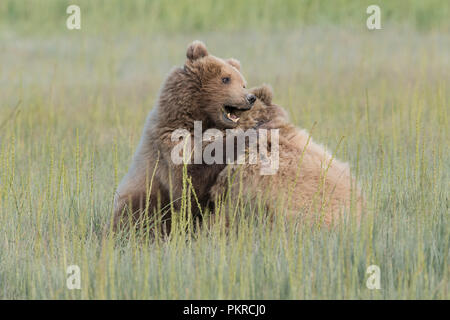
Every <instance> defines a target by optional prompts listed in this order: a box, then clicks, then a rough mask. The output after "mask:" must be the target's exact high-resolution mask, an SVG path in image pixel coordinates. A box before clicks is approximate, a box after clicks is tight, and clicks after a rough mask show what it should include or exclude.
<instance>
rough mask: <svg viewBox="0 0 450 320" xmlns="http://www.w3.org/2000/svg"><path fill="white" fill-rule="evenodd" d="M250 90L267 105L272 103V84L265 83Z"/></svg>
mask: <svg viewBox="0 0 450 320" xmlns="http://www.w3.org/2000/svg"><path fill="white" fill-rule="evenodd" d="M250 92H251V93H253V94H254V95H255V96H256V97H257V98H258V99H259V100H261V101H262V102H263V103H264V104H265V105H271V104H272V97H273V91H272V87H271V86H269V85H267V84H263V85H262V86H260V87H256V88H252V89H250Z"/></svg>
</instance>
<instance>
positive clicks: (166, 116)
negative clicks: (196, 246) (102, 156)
mask: <svg viewBox="0 0 450 320" xmlns="http://www.w3.org/2000/svg"><path fill="white" fill-rule="evenodd" d="M186 57H187V60H186V62H185V64H184V66H183V67H177V68H174V69H173V70H172V71H171V72H170V74H169V75H168V77H167V78H166V80H165V83H164V84H163V86H162V89H161V91H160V95H159V98H158V101H157V103H156V106H155V107H154V108H153V110H152V111H151V112H150V113H149V115H148V117H147V120H146V124H145V127H144V130H143V133H142V137H141V140H140V143H139V146H138V148H137V150H136V152H135V154H134V157H133V160H132V164H131V166H130V168H129V171H128V173H127V174H126V176H125V177H124V178H123V180H122V181H121V183H120V185H119V186H118V188H117V192H116V197H115V201H114V208H115V209H114V211H115V212H114V224H113V227H114V229H115V230H117V229H120V228H122V227H123V226H126V225H127V224H128V222H129V221H131V222H132V223H133V224H135V225H136V224H138V223H139V222H144V223H148V222H146V220H147V219H148V218H150V219H151V218H152V217H153V216H154V215H155V213H156V212H160V213H161V215H162V221H165V222H164V223H163V228H165V229H166V232H168V231H170V218H171V216H170V215H171V210H169V209H170V207H173V208H174V209H175V210H177V209H179V207H180V200H179V199H180V198H181V196H182V187H183V186H182V181H183V167H184V165H183V164H179V165H176V164H174V162H173V161H172V159H171V151H172V148H173V147H174V145H175V144H177V143H178V142H177V141H175V142H174V141H172V139H171V136H172V133H173V132H174V131H175V130H177V129H186V130H188V131H189V132H191V133H192V132H193V129H194V121H201V122H202V128H203V131H205V130H207V129H209V128H217V129H221V130H224V129H227V128H234V127H236V126H237V124H236V123H233V122H232V121H226V119H225V118H224V111H223V110H224V109H223V108H224V106H225V105H232V106H234V107H235V108H237V109H239V110H240V109H242V110H247V109H249V108H250V107H251V105H252V104H253V102H249V96H251V95H250V93H249V91H248V90H247V89H246V88H245V85H246V83H245V79H244V78H243V76H242V74H241V73H240V64H239V62H238V61H237V60H235V59H228V60H224V59H221V58H217V57H215V56H212V55H210V54H209V53H208V51H207V49H206V47H205V45H204V44H203V43H202V42H200V41H194V42H193V43H192V44H191V45H189V47H188V49H187V52H186ZM224 78H229V81H227V82H226V83H224ZM191 137H192V138H193V135H192V136H191ZM191 145H192V146H193V145H194V144H193V143H192V144H191ZM224 145H225V143H224ZM225 166H226V165H225V164H212V165H206V164H205V163H201V164H188V165H187V175H188V177H189V178H190V179H191V181H192V185H193V187H194V191H195V195H196V196H197V199H193V200H192V201H191V202H192V203H193V204H194V206H197V200H198V202H199V204H200V208H201V207H206V206H208V202H209V191H210V189H211V187H212V186H213V184H214V183H215V180H216V177H217V175H218V174H219V173H220V172H221V171H222V170H223V169H224V168H225ZM192 210H193V211H196V208H193V209H192ZM144 227H147V226H144Z"/></svg>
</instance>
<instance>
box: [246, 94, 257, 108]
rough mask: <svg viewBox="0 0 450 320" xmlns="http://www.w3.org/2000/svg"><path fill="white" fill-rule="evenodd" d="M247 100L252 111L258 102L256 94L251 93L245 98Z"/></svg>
mask: <svg viewBox="0 0 450 320" xmlns="http://www.w3.org/2000/svg"><path fill="white" fill-rule="evenodd" d="M245 100H247V103H248V104H249V105H250V107H249V109H250V108H251V107H252V106H253V104H254V103H255V101H256V96H255V95H254V94H251V93H249V94H247V95H246V96H245Z"/></svg>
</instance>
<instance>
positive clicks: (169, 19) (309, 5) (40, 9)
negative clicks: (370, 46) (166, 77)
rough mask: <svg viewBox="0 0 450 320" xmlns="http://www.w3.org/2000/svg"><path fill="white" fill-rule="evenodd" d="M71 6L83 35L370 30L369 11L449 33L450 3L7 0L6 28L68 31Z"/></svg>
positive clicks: (2, 16) (2, 20)
mask: <svg viewBox="0 0 450 320" xmlns="http://www.w3.org/2000/svg"><path fill="white" fill-rule="evenodd" d="M69 4H76V5H79V6H80V7H81V9H82V19H83V25H82V28H83V31H85V32H90V33H98V32H102V33H103V32H115V33H117V32H119V33H120V32H138V33H143V32H144V33H146V32H161V31H164V32H172V33H180V32H182V33H189V32H195V31H239V30H243V29H245V30H248V29H253V30H274V29H286V28H297V27H302V26H306V25H330V26H357V27H358V28H365V21H366V19H367V15H366V14H365V12H366V8H367V7H368V6H369V5H371V4H377V5H379V6H380V7H381V8H382V19H383V24H386V25H392V24H394V25H400V26H407V27H413V28H416V29H417V30H423V31H428V30H435V29H439V30H442V31H448V30H449V26H450V12H449V7H450V6H449V1H447V0H426V1H423V0H378V1H373V0H357V1H355V0H332V1H331V0H284V1H276V0H246V1H242V0H228V1H212V0H183V1H176V0H153V1H146V0H132V1H121V0H95V1H89V0H78V1H66V0H44V1H37V0H19V1H17V0H2V1H1V2H0V25H1V26H2V27H3V28H5V27H6V28H12V29H14V30H15V31H17V32H26V33H28V32H29V33H41V34H45V33H58V32H65V31H66V30H64V29H65V28H64V27H65V19H66V15H65V10H66V8H67V6H68V5H69Z"/></svg>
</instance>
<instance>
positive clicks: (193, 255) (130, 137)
mask: <svg viewBox="0 0 450 320" xmlns="http://www.w3.org/2000/svg"><path fill="white" fill-rule="evenodd" d="M26 3H27V2H17V3H16V2H14V3H13V2H11V1H2V2H1V3H0V8H1V9H0V11H1V12H6V11H7V10H9V11H8V12H9V13H8V17H9V18H8V19H10V21H9V20H8V21H7V24H8V26H9V27H8V29H7V30H6V29H3V31H5V30H6V32H5V33H1V36H0V39H1V42H0V44H1V47H2V49H1V50H0V61H2V64H1V65H0V88H1V89H0V101H1V104H0V297H1V298H15V299H18V298H21V299H53V298H70V299H91V298H98V299H109V298H111V299H118V298H123V299H132V298H140V299H176V298H180V299H198V298H210V299H216V298H219V299H222V298H233V299H241V298H246V299H253V298H261V299H278V298H282V299H334V298H335V299H343V298H345V299H388V298H389V299H411V298H418V299H448V289H449V266H448V252H449V224H448V207H449V202H448V201H449V193H448V191H449V183H448V181H449V175H448V173H449V169H450V158H449V152H448V141H449V132H448V126H449V123H448V110H449V108H448V105H449V92H450V85H449V80H450V79H449V73H448V58H449V52H450V39H449V36H448V34H447V33H445V32H440V31H439V28H438V26H440V25H441V23H444V22H443V20H439V19H440V18H439V15H436V16H434V15H426V20H430V21H431V20H432V21H437V22H432V23H431V22H430V23H431V25H433V26H436V28H434V27H433V30H432V31H430V32H423V31H424V30H419V31H417V30H416V28H415V26H416V20H415V19H414V18H412V17H413V16H416V15H415V14H413V13H411V12H409V11H407V10H406V9H405V11H401V12H400V11H398V10H397V9H395V14H394V13H393V17H397V16H400V15H405V18H404V19H405V20H402V19H400V20H399V21H400V22H401V21H404V22H405V23H406V25H407V26H406V29H402V28H394V27H392V28H385V29H383V30H381V31H374V32H369V31H367V30H365V29H364V28H363V27H354V26H353V27H352V26H349V27H348V28H347V27H346V28H340V27H339V28H338V27H334V28H330V27H329V26H320V25H316V24H314V25H312V26H311V25H310V26H305V27H302V28H286V29H284V30H276V28H274V29H273V30H272V29H271V28H268V29H271V30H270V31H258V30H257V29H258V28H256V29H252V28H249V29H245V30H239V28H241V27H242V26H243V25H239V24H238V25H234V24H232V23H231V22H230V23H229V25H226V24H225V23H228V22H226V21H227V19H226V17H227V15H226V14H225V15H224V16H223V17H222V15H219V13H218V12H219V11H216V10H218V9H216V8H215V7H214V8H210V9H208V10H206V9H204V10H205V13H200V12H199V13H198V14H199V17H201V19H200V18H199V19H200V20H202V21H206V22H204V23H206V26H211V25H212V22H211V21H213V20H214V21H217V26H216V31H213V32H210V31H209V30H208V28H205V29H204V28H203V27H198V28H197V27H195V25H194V24H193V23H194V21H195V19H194V20H191V19H190V18H187V17H189V15H190V14H194V12H196V11H189V10H193V9H186V10H185V12H186V15H187V17H183V16H177V17H178V18H177V19H179V20H177V19H175V18H170V15H171V14H172V13H167V15H168V16H167V17H166V18H164V23H166V25H165V26H167V30H173V31H175V30H177V28H178V27H180V26H181V25H182V22H183V21H185V20H186V21H188V20H189V21H191V22H190V23H192V24H187V25H186V29H184V31H189V30H191V31H189V32H187V34H186V33H174V34H172V35H171V36H167V34H153V33H151V32H150V33H148V32H143V33H136V32H137V29H133V27H132V26H133V23H136V25H135V26H136V27H137V26H138V24H139V21H140V20H139V19H144V16H137V18H136V19H137V22H131V26H126V27H124V28H125V29H124V31H123V33H122V34H120V35H116V34H115V33H114V32H112V31H111V30H106V27H105V30H102V31H101V32H100V31H99V33H98V34H96V32H93V33H89V32H84V31H82V32H80V33H66V34H64V35H58V32H55V33H54V34H52V35H51V36H48V37H46V36H43V35H40V36H35V34H34V32H35V31H36V30H34V31H33V32H31V31H30V33H28V31H26V30H27V28H31V26H35V21H38V20H39V19H41V17H38V16H37V12H44V14H47V15H49V16H48V17H49V18H48V19H45V20H46V21H47V22H46V23H48V28H49V30H50V29H51V30H53V28H54V25H56V24H57V23H56V22H55V21H57V19H59V18H55V17H56V16H55V13H54V12H55V11H54V10H55V8H56V7H57V6H62V7H64V6H65V3H64V2H61V3H59V2H58V3H57V2H53V1H45V2H29V4H31V5H32V6H35V7H32V8H34V10H31V11H29V13H28V15H26V14H25V13H24V12H28V11H27V10H30V9H27V8H28V7H26ZM62 3H64V6H63V5H62ZM97 3H98V2H95V4H93V5H92V6H97V5H98V6H99V7H98V8H99V9H98V10H99V11H98V13H97V11H92V12H85V11H83V14H84V15H86V19H87V20H85V21H84V22H83V23H86V22H87V21H89V19H92V21H95V22H96V23H97V25H100V23H99V22H100V21H102V20H100V16H102V15H101V14H100V13H101V12H103V11H102V10H112V11H114V12H116V13H117V14H118V13H119V12H121V16H118V17H116V16H114V15H112V17H113V18H111V20H110V23H113V24H119V23H121V22H122V21H124V20H121V19H125V18H126V17H131V16H134V13H133V12H134V11H133V10H134V9H133V6H132V5H131V6H130V7H126V8H124V9H123V10H118V9H116V7H115V6H112V5H111V6H109V7H108V8H109V9H100V4H97ZM121 3H122V2H121ZM293 3H294V2H293ZM300 3H301V4H302V5H305V4H306V3H307V2H300ZM327 3H329V2H327ZM333 3H334V2H333ZM357 3H358V2H352V5H354V6H360V4H357ZM405 3H410V2H402V1H400V2H397V1H390V2H389V4H387V2H386V5H387V6H388V5H389V6H390V5H392V6H405ZM411 3H413V4H414V5H412V7H413V8H416V9H417V8H420V7H421V6H428V5H430V6H431V5H432V4H435V8H440V7H444V6H443V5H442V4H443V3H445V2H439V1H430V2H426V3H427V4H425V2H423V3H424V4H421V3H422V2H418V1H417V2H415V1H412V2H411ZM137 4H141V5H142V6H145V5H147V4H145V3H144V2H136V5H137ZM158 4H159V5H161V8H171V6H172V5H173V4H172V3H171V2H169V3H168V4H166V2H164V5H162V2H153V3H151V4H148V5H149V6H150V5H151V6H156V5H158ZM239 4H240V2H239ZM239 4H238V3H237V2H236V6H238V5H239ZM345 4H349V5H350V2H348V3H347V2H345ZM81 5H82V6H85V5H86V6H89V5H90V4H88V3H87V2H81ZM117 5H119V4H118V3H117ZM319 5H324V2H321V1H319V2H311V6H319ZM165 6H167V7H165ZM186 6H187V5H186ZM242 6H244V5H243V4H242ZM328 6H329V5H328ZM328 6H325V7H326V9H325V10H328V11H324V12H325V13H326V14H328V15H330V16H331V15H333V14H334V13H333V12H336V13H335V14H336V15H339V17H338V18H336V19H340V20H344V16H343V15H342V11H340V10H350V9H346V8H337V9H336V8H334V9H333V8H328ZM187 7H189V8H190V6H187ZM198 7H199V8H200V6H199V5H198ZM231 7H232V9H227V10H230V11H227V12H228V13H227V14H228V17H231V16H234V15H233V14H232V13H233V10H238V9H236V7H235V6H231ZM344 7H346V6H344ZM205 8H207V7H205ZM273 8H275V5H273ZM405 8H406V7H405ZM335 9H336V10H337V11H335ZM416 9H414V10H416ZM127 10H129V11H127ZM161 10H162V9H161ZM199 10H202V9H199ZM277 10H278V11H277ZM282 10H286V9H282V8H279V9H274V10H269V11H270V12H267V13H266V16H264V17H265V18H262V20H261V19H260V18H259V16H257V15H256V16H255V18H254V20H250V21H253V22H249V23H251V24H252V26H254V27H256V26H261V27H262V26H263V25H266V26H267V27H270V26H271V25H272V24H271V21H270V19H269V18H271V17H275V18H276V17H279V16H282V12H281V11H282ZM393 10H394V9H393ZM411 10H413V9H411ZM417 10H418V9H417ZM433 10H434V9H433ZM294 11H295V10H287V11H286V14H287V13H291V12H294ZM142 12H145V11H144V10H142ZM239 12H241V14H242V15H250V13H248V12H247V11H246V12H243V11H241V9H239ZM433 12H434V11H433ZM208 13H210V15H208ZM325 13H323V14H325ZM252 14H253V13H252ZM292 14H297V13H292ZM90 15H91V16H90ZM96 15H98V16H96ZM355 15H356V14H355ZM52 17H53V18H52ZM286 17H287V18H286V21H285V22H282V23H286V26H287V25H288V23H289V21H293V20H294V18H290V16H289V15H287V16H286ZM320 17H321V15H320V14H319V13H318V12H316V13H314V14H311V19H313V20H316V19H317V21H319V20H320ZM155 19H156V20H155V21H154V22H149V23H152V24H154V25H158V23H159V22H158V21H160V20H158V19H160V18H155ZM161 19H162V18H161ZM171 19H173V20H171ZM209 19H211V20H209ZM236 19H237V18H236ZM290 19H292V20H290ZM358 19H359V18H358ZM392 19H394V18H392ZM25 20H26V21H25ZM125 20H126V19H125ZM149 20H151V19H149ZM238 20H239V22H238V23H243V22H242V21H241V20H240V19H238ZM395 20H396V18H395ZM2 21H3V23H5V20H3V19H2ZM58 21H59V20H58ZM161 21H162V20H161ZM236 21H237V20H236ZM283 21H284V20H283ZM327 21H331V22H333V21H334V20H333V19H332V18H330V19H329V20H327ZM439 21H441V22H439ZM62 23H64V21H62ZM161 23H162V22H161ZM434 23H436V24H434ZM445 23H447V22H445ZM445 23H444V24H445ZM408 25H409V26H408ZM227 26H228V27H227ZM160 27H161V28H162V27H163V26H160ZM21 28H23V29H22V31H21V32H24V34H23V35H20V36H18V35H13V36H11V34H9V33H8V30H9V31H11V32H13V34H14V32H17V30H18V29H21ZM83 28H85V27H84V26H83ZM89 28H90V27H88V26H86V29H89ZM127 28H130V29H127ZM227 28H229V29H227ZM82 30H84V29H82ZM193 30H195V32H194V31H193ZM207 30H208V31H207ZM217 30H219V31H217ZM223 30H239V31H238V32H225V31H223ZM38 31H39V30H38ZM191 32H192V33H191ZM195 38H199V39H201V40H203V41H205V42H206V44H207V45H208V47H209V49H210V51H211V52H212V53H214V54H217V55H219V56H222V57H230V56H234V57H236V58H238V59H240V61H241V63H242V68H243V73H244V74H245V76H246V77H247V80H248V83H249V86H256V85H260V84H261V83H263V82H266V83H270V84H271V85H272V86H273V88H274V92H275V95H274V102H275V103H277V104H279V105H281V106H283V107H285V108H286V109H287V110H288V111H289V114H290V116H291V119H292V121H293V122H294V123H295V124H297V125H298V126H300V127H303V128H307V129H310V128H312V127H313V125H314V123H315V126H314V130H313V135H312V136H313V138H314V140H316V141H319V142H322V143H324V144H325V145H327V146H328V147H329V148H330V150H332V151H335V150H336V149H337V146H338V143H339V141H340V140H341V139H342V142H341V145H340V147H339V149H338V151H337V157H339V158H341V159H344V160H346V161H349V162H350V165H351V168H352V172H353V173H354V175H355V176H356V177H357V179H358V181H359V182H360V184H361V186H362V188H363V190H364V194H365V196H366V199H367V203H368V211H367V214H366V215H365V216H364V218H363V220H362V223H361V226H360V227H359V228H357V227H356V226H355V225H354V224H348V225H341V226H340V227H338V228H336V229H333V230H329V229H326V228H318V227H317V228H310V227H306V226H302V225H300V226H299V228H298V229H296V228H294V227H293V226H292V225H286V224H284V223H283V220H282V217H281V216H280V215H278V216H277V219H275V222H274V223H272V224H270V223H268V222H267V216H268V213H267V212H264V211H263V210H261V209H260V208H256V209H255V210H251V209H250V208H245V209H243V210H240V211H239V214H240V216H241V214H242V216H241V218H240V219H238V220H236V221H235V227H236V228H235V229H237V232H228V233H227V232H225V228H224V226H223V224H222V223H220V222H219V223H216V224H214V225H213V226H212V227H205V228H202V229H201V230H199V231H197V232H195V233H189V232H188V233H187V232H185V230H184V228H182V227H181V226H182V224H183V223H185V221H182V220H181V221H180V223H181V225H180V228H179V229H178V230H179V231H177V232H174V233H173V234H172V235H171V237H170V238H169V239H168V240H164V241H163V240H160V239H158V240H156V241H145V239H142V238H140V237H138V236H134V235H131V236H129V237H127V238H124V239H119V238H113V237H110V236H107V235H105V233H104V232H103V231H104V228H105V226H106V225H107V224H108V222H109V221H110V219H111V215H112V201H113V195H114V191H115V189H116V186H117V184H118V182H119V181H120V179H121V178H122V176H123V175H124V174H125V173H126V171H127V167H128V165H129V164H130V160H131V156H132V153H133V152H134V150H135V148H136V146H137V143H138V140H139V137H140V134H141V128H142V127H143V124H144V121H145V117H146V115H147V113H148V111H149V110H150V109H151V108H152V106H153V102H154V100H155V99H156V97H157V94H158V89H159V87H160V86H161V83H162V81H163V79H164V76H165V75H166V74H167V72H169V70H170V68H171V67H172V66H173V65H181V64H182V63H183V62H184V59H185V49H186V46H187V44H188V43H189V42H190V41H192V40H193V39H195ZM69 265H78V266H79V267H80V269H81V290H68V289H67V287H66V279H67V276H68V275H67V274H66V268H67V266H69ZM369 265H378V266H379V267H380V269H381V289H380V290H369V289H368V288H367V287H366V280H367V278H368V276H369V275H368V274H366V269H367V267H368V266H369Z"/></svg>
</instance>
